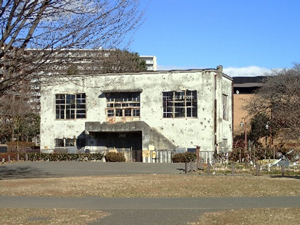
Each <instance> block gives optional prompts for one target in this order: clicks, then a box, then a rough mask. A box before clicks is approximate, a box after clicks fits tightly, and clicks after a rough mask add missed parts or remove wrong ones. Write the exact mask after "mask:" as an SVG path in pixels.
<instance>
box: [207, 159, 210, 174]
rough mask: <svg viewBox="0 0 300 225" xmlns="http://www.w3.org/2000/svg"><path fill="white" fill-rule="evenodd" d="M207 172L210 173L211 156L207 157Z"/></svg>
mask: <svg viewBox="0 0 300 225" xmlns="http://www.w3.org/2000/svg"><path fill="white" fill-rule="evenodd" d="M207 174H208V175H209V174H210V162H209V158H207Z"/></svg>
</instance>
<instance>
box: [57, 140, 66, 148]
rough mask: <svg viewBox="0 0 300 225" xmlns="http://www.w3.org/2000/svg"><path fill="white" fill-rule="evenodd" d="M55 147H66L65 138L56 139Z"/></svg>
mask: <svg viewBox="0 0 300 225" xmlns="http://www.w3.org/2000/svg"><path fill="white" fill-rule="evenodd" d="M55 147H58V148H62V147H65V143H64V139H55Z"/></svg>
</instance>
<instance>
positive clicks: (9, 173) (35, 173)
mask: <svg viewBox="0 0 300 225" xmlns="http://www.w3.org/2000/svg"><path fill="white" fill-rule="evenodd" d="M50 176H51V173H47V172H44V171H42V170H39V169H36V168H33V167H30V166H14V167H11V166H10V167H7V166H0V180H4V179H5V180H8V179H24V178H42V177H43V178H45V177H50Z"/></svg>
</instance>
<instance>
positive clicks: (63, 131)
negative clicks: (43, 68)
mask: <svg viewBox="0 0 300 225" xmlns="http://www.w3.org/2000/svg"><path fill="white" fill-rule="evenodd" d="M232 97H233V96H232V78H230V77H229V76H227V75H226V74H224V73H223V67H222V66H218V67H217V69H200V70H183V71H157V72H141V73H125V74H100V75H87V76H68V77H60V78H58V77H50V78H49V77H48V78H47V77H44V78H43V79H42V82H41V98H40V101H41V133H40V138H41V145H40V147H41V151H42V152H51V151H53V150H59V149H64V148H69V147H70V148H71V147H72V148H74V149H77V150H79V149H89V150H93V151H94V150H95V149H96V150H110V149H115V150H118V151H121V150H128V151H130V152H131V160H133V161H138V162H141V161H143V156H144V155H145V154H146V153H147V151H149V150H172V151H175V150H176V149H178V148H181V149H182V148H184V149H186V150H187V149H189V150H193V149H196V146H200V147H201V148H200V155H201V156H202V157H204V158H212V155H213V153H214V151H215V150H216V149H218V150H220V151H230V150H231V149H232V126H233V125H232V121H233V118H232ZM216 146H218V147H216Z"/></svg>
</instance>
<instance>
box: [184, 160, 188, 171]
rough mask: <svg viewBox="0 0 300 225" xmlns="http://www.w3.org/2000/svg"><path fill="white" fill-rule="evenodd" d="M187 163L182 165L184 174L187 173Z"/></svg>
mask: <svg viewBox="0 0 300 225" xmlns="http://www.w3.org/2000/svg"><path fill="white" fill-rule="evenodd" d="M187 169H188V168H187V161H186V160H185V163H184V171H185V173H187Z"/></svg>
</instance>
